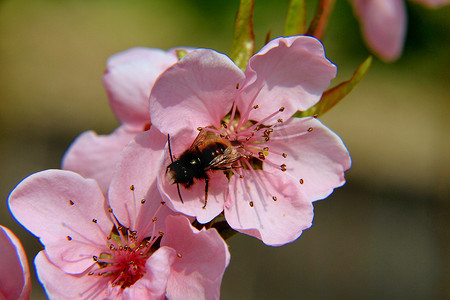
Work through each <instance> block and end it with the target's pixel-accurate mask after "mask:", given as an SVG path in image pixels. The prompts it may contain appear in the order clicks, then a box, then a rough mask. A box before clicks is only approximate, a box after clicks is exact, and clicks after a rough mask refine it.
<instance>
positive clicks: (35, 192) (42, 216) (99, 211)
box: [8, 170, 112, 273]
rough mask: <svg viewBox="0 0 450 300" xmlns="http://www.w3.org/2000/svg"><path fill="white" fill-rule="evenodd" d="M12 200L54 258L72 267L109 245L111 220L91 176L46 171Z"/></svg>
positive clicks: (75, 269)
mask: <svg viewBox="0 0 450 300" xmlns="http://www.w3.org/2000/svg"><path fill="white" fill-rule="evenodd" d="M8 201H9V207H10V210H11V212H12V213H13V215H14V217H15V218H16V219H17V220H18V221H19V222H20V223H21V224H22V225H23V226H24V227H26V228H27V229H28V230H29V231H31V232H32V233H33V234H34V235H36V236H37V237H39V238H40V241H41V243H42V244H43V245H44V246H45V248H46V249H47V250H46V251H47V255H48V256H49V258H50V260H51V261H52V262H53V263H54V264H56V265H57V266H58V267H60V268H62V269H64V271H66V272H68V273H81V272H84V271H85V270H86V269H87V268H89V267H90V266H91V265H92V264H93V263H94V262H93V260H92V255H98V252H99V249H100V250H101V249H102V247H104V248H106V247H107V244H106V240H105V239H106V236H107V235H108V234H109V232H110V231H111V228H112V223H111V221H110V219H109V216H108V215H107V213H106V211H105V200H104V198H103V195H102V192H101V190H100V188H99V187H98V185H97V183H96V182H95V181H94V180H92V179H84V178H83V177H81V176H80V175H78V174H76V173H72V172H70V171H62V170H47V171H42V172H39V173H35V174H33V175H31V176H29V177H27V178H25V179H24V180H23V181H22V182H21V183H19V185H18V186H17V187H16V188H15V189H14V190H13V191H12V192H11V194H10V196H9V200H8ZM94 220H96V221H95V222H94Z"/></svg>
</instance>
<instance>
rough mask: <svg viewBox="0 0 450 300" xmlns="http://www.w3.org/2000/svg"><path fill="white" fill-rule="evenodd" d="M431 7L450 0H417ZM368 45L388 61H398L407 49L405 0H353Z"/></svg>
mask: <svg viewBox="0 0 450 300" xmlns="http://www.w3.org/2000/svg"><path fill="white" fill-rule="evenodd" d="M414 1H415V2H417V3H421V4H423V5H426V6H428V7H430V8H437V7H439V6H443V5H445V4H448V3H450V1H449V0H414ZM351 3H352V4H353V8H354V12H355V15H356V16H357V18H358V19H359V22H360V24H361V30H362V33H363V37H364V39H365V41H366V44H367V45H368V47H369V48H370V49H371V50H372V51H373V52H374V53H375V54H377V55H378V56H379V57H380V58H381V59H382V60H384V61H387V62H389V61H394V60H396V59H397V58H398V57H399V56H400V54H401V53H402V50H403V45H404V40H405V35H406V26H407V16H406V8H405V3H404V0H352V1H351Z"/></svg>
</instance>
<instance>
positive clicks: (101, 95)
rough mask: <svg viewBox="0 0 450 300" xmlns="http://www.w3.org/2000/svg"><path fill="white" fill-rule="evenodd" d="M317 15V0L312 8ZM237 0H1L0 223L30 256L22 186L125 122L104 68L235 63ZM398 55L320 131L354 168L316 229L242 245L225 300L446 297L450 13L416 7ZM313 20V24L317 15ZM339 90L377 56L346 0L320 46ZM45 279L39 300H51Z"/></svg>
mask: <svg viewBox="0 0 450 300" xmlns="http://www.w3.org/2000/svg"><path fill="white" fill-rule="evenodd" d="M307 2H308V5H309V10H310V11H312V10H314V9H315V4H316V3H317V1H307ZM287 6H288V1H286V0H285V1H279V0H277V1H276V0H270V1H268V0H265V1H258V0H257V1H256V7H255V13H254V23H255V31H256V37H257V45H258V49H259V47H261V46H262V43H263V42H264V39H265V36H266V33H267V32H268V31H269V30H271V32H272V37H276V36H279V35H281V33H282V29H283V23H284V17H285V13H286V9H287ZM237 7H238V1H237V0H233V1H231V0H230V1H208V0H201V1H200V0H196V1H186V0H185V1H182V0H178V1H175V0H168V1H146V0H140V1H138V0H135V1H118V0H89V1H87V0H64V1H62V0H59V1H57V0H34V1H25V0H9V1H8V0H3V1H1V0H0V149H1V152H0V175H1V181H0V199H1V202H0V213H1V221H0V223H1V224H2V225H5V226H7V227H9V228H11V229H12V230H13V231H14V232H15V233H16V235H17V236H18V237H19V238H20V239H21V240H22V242H23V243H24V244H25V247H26V251H27V254H28V257H29V262H30V265H31V269H32V270H31V272H32V275H33V277H34V280H35V275H34V274H35V273H34V269H33V263H32V262H33V257H34V256H35V254H36V253H37V252H38V251H39V250H40V249H41V246H40V244H39V242H38V241H37V240H36V239H35V238H34V237H33V236H32V235H30V234H29V233H28V232H27V231H26V230H25V229H23V228H22V227H21V226H20V225H18V224H17V223H16V222H15V221H14V219H13V218H12V216H11V215H10V214H9V212H8V207H7V197H8V194H9V192H10V191H11V190H12V189H13V188H14V187H15V185H16V184H17V183H19V182H20V180H22V179H23V178H25V177H26V176H28V175H30V174H32V173H34V172H37V171H40V170H44V169H49V168H59V167H60V161H61V157H62V155H63V154H64V151H65V150H66V149H67V147H68V146H69V145H70V143H71V142H72V140H73V139H74V138H75V137H76V136H77V135H78V134H80V133H81V132H83V131H85V130H89V129H93V130H96V131H97V132H99V133H102V134H107V133H109V132H111V131H112V130H114V128H115V127H116V126H117V125H118V123H117V121H116V120H115V118H114V116H113V114H112V112H111V110H110V108H109V105H108V101H107V97H106V93H105V91H104V89H103V86H102V82H101V76H102V73H103V71H104V69H105V62H106V59H107V58H108V57H109V56H110V55H112V54H114V53H117V52H119V51H122V50H125V49H127V48H130V47H135V46H146V47H155V48H162V49H167V48H170V47H175V46H192V47H207V48H213V49H216V50H218V51H220V52H224V53H227V52H228V51H229V49H230V46H231V41H232V36H233V26H234V25H233V23H234V18H235V13H236V10H237ZM407 7H408V13H409V31H408V37H407V41H406V46H405V51H404V55H403V56H402V58H401V59H400V60H399V61H397V62H395V63H393V64H383V63H381V62H379V61H378V60H375V61H374V64H373V66H372V68H371V70H370V71H369V74H368V76H367V77H366V78H364V79H363V81H362V83H361V84H360V85H359V86H357V88H356V90H354V91H353V92H352V94H351V95H350V96H349V97H347V98H346V99H345V100H344V101H343V102H342V103H341V104H339V105H338V106H337V107H336V108H335V109H333V110H332V111H330V112H329V113H327V114H326V115H324V116H323V118H322V121H323V122H324V123H325V124H326V125H328V126H329V127H330V128H331V129H333V130H334V131H335V132H337V133H338V134H339V135H340V136H341V137H342V138H343V140H344V142H345V143H346V145H347V147H348V149H349V150H350V153H351V155H352V159H353V167H352V169H351V170H350V171H348V172H347V176H346V178H347V181H348V183H347V184H346V185H345V186H344V187H343V188H340V189H338V190H336V191H335V192H334V193H333V194H332V195H331V196H330V197H329V198H328V199H326V200H324V201H319V202H316V203H315V219H314V225H313V227H312V228H311V229H309V230H307V231H305V232H304V234H303V235H302V237H301V238H300V239H299V240H297V241H296V242H294V243H292V244H290V245H286V246H283V247H279V248H272V247H268V246H265V245H263V244H262V243H261V242H259V241H257V240H256V239H253V238H250V237H248V236H243V235H239V236H237V237H234V238H232V239H231V240H230V241H229V244H230V250H231V258H232V259H231V264H230V266H229V268H228V269H227V271H226V273H225V277H224V280H223V283H222V299H444V298H446V297H449V296H450V290H449V285H448V284H449V282H450V278H449V270H450V268H449V266H450V260H449V252H450V251H449V246H450V243H449V240H450V234H449V233H450V232H449V230H450V229H449V228H450V226H449V225H450V223H449V217H450V214H449V202H448V199H449V197H448V194H449V191H450V185H449V175H450V174H449V172H450V160H449V155H448V154H449V152H450V151H449V150H450V143H449V117H448V114H449V90H450V89H449V87H448V84H449V83H448V80H449V78H450V76H449V75H450V71H449V70H450V55H449V53H450V7H445V8H443V9H440V10H428V9H425V8H423V7H421V6H419V5H417V4H414V3H407ZM310 17H311V14H310ZM324 44H325V48H326V52H327V56H328V57H329V58H330V60H332V61H333V62H334V63H336V64H337V65H338V69H339V76H338V80H337V81H335V82H334V84H336V83H338V82H339V81H341V80H344V79H346V78H348V77H349V76H351V74H352V72H353V70H354V69H355V68H356V67H357V65H358V64H359V63H360V62H362V61H363V60H364V59H365V58H366V57H367V55H368V52H367V50H366V48H365V47H364V44H363V43H362V40H361V37H360V34H359V27H358V23H357V22H356V20H355V19H354V18H353V15H352V11H351V8H350V6H349V4H348V3H347V2H346V1H344V0H338V1H337V3H336V6H335V10H334V12H333V15H332V18H331V20H330V26H329V28H328V31H327V35H326V37H325V40H324ZM44 298H45V294H44V292H43V290H42V288H41V286H40V285H39V283H38V282H37V281H34V282H33V288H32V299H44Z"/></svg>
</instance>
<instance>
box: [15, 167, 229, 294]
mask: <svg viewBox="0 0 450 300" xmlns="http://www.w3.org/2000/svg"><path fill="white" fill-rule="evenodd" d="M150 167H151V162H150ZM126 177H127V175H126V174H125V175H121V178H126ZM154 181H155V178H153V181H151V182H147V183H146V184H145V185H139V184H137V185H131V186H130V185H127V186H125V185H124V184H121V185H120V186H114V184H118V183H119V182H118V181H115V183H112V185H111V187H110V190H109V199H110V201H109V203H108V202H107V201H105V199H104V196H103V193H102V191H101V190H100V188H99V186H98V185H97V183H96V182H95V181H94V180H93V179H84V178H83V177H81V176H80V175H78V174H76V173H73V172H70V171H62V170H47V171H43V172H39V173H36V174H33V175H31V176H29V177H28V178H26V179H24V180H23V181H22V182H21V183H20V184H19V185H18V186H17V187H16V188H15V190H14V191H13V192H12V193H11V195H10V197H9V206H10V209H11V211H12V213H13V215H14V216H15V217H16V218H17V220H18V221H19V222H20V223H21V224H22V225H23V226H25V227H26V228H27V229H28V230H30V231H31V232H32V233H33V234H34V235H36V236H37V237H39V238H40V241H41V243H42V244H43V245H44V247H45V249H44V250H43V251H41V252H40V253H39V254H38V255H37V256H36V258H35V265H36V269H37V273H38V277H39V280H40V281H41V283H42V284H43V285H44V287H45V289H46V291H47V294H48V296H49V297H50V298H54V299H74V298H83V299H164V297H168V298H169V299H206V298H207V299H218V298H219V292H220V283H221V278H222V276H223V272H224V271H225V268H226V267H227V265H228V263H229V252H228V248H227V245H226V243H225V242H224V241H223V239H222V238H221V237H220V235H219V234H218V233H217V231H216V230H215V229H210V230H205V229H203V230H201V231H198V230H197V229H195V228H194V227H192V226H191V224H190V221H189V220H188V219H187V218H186V217H184V216H181V215H177V216H176V215H174V214H173V213H172V211H171V210H170V209H168V208H167V206H165V205H163V202H161V197H160V195H159V192H158V191H157V190H156V189H150V187H151V186H153V187H154ZM123 216H126V217H123Z"/></svg>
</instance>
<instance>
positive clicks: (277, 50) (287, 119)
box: [122, 36, 350, 245]
mask: <svg viewBox="0 0 450 300" xmlns="http://www.w3.org/2000/svg"><path fill="white" fill-rule="evenodd" d="M335 74H336V67H335V66H334V65H333V64H332V63H331V62H330V61H329V60H327V59H326V57H325V55H324V50H323V46H322V44H321V43H320V42H319V41H318V40H317V39H314V38H312V37H306V36H297V37H290V38H279V39H275V40H273V41H271V42H270V43H269V44H267V45H266V46H265V47H264V48H263V49H261V51H259V52H258V53H256V54H255V55H254V56H253V57H252V58H251V59H250V61H249V63H248V66H247V69H246V71H245V73H244V72H242V71H241V70H240V69H239V68H238V67H237V66H236V65H235V64H234V63H233V62H232V61H231V60H230V59H229V58H228V57H227V56H225V55H223V54H220V53H217V52H215V51H213V50H207V49H201V50H196V51H193V52H191V53H189V54H188V55H186V56H185V57H184V58H183V59H181V60H180V61H179V62H178V63H176V64H175V65H173V66H172V67H170V68H169V69H168V70H167V71H165V72H164V73H163V74H161V76H160V77H159V78H158V79H157V81H156V83H155V85H154V87H153V90H152V93H151V96H150V115H151V118H152V122H153V128H154V127H156V128H158V129H159V130H160V131H161V132H163V133H164V134H170V139H171V145H172V153H173V155H174V156H175V157H180V154H181V153H183V152H184V151H185V150H186V149H188V148H189V147H190V146H191V144H192V142H193V141H194V139H195V138H196V136H197V134H198V133H199V131H198V130H197V128H198V127H201V128H202V130H206V131H209V132H211V133H213V135H216V137H220V138H224V139H226V140H228V141H229V142H230V143H231V144H232V145H233V149H235V150H236V151H237V152H238V153H239V155H240V156H242V157H241V158H240V159H239V160H238V161H237V162H235V163H234V167H233V168H232V169H229V170H225V173H227V172H232V173H233V176H231V178H229V177H227V175H226V174H224V171H221V170H215V171H214V170H209V171H207V175H208V179H209V180H208V183H209V188H208V202H207V205H206V206H205V181H201V180H197V181H198V182H196V183H194V184H193V185H192V186H191V187H189V188H184V187H183V185H182V184H180V192H181V194H182V199H183V202H182V201H180V197H179V195H178V192H177V185H176V184H172V183H171V182H170V181H169V180H168V178H167V177H166V173H167V166H168V165H169V164H170V163H171V161H170V156H169V153H168V152H167V148H166V153H165V155H164V156H163V157H162V160H161V165H160V167H159V170H160V171H159V172H160V174H159V177H158V185H159V188H160V191H161V193H162V195H163V196H164V197H165V198H166V199H168V200H169V203H168V204H169V205H170V206H171V207H172V208H174V209H175V210H177V211H180V212H182V213H184V214H187V215H190V216H195V217H196V218H197V220H198V221H199V222H201V223H206V222H209V221H210V220H212V219H213V218H214V217H216V216H217V215H219V214H220V213H221V212H222V211H224V214H225V217H226V219H227V221H228V223H229V224H230V226H231V227H232V228H234V229H235V230H238V231H240V232H243V233H246V234H249V235H252V236H255V237H257V238H259V239H262V240H263V241H264V242H265V243H266V244H269V245H281V244H285V243H288V242H291V241H293V240H295V239H296V238H298V237H299V236H300V234H301V232H302V230H304V229H306V228H308V227H310V226H311V222H312V218H313V206H312V201H314V200H318V199H322V198H325V197H327V196H328V195H329V194H330V193H331V192H332V191H333V189H334V188H335V187H338V186H341V185H343V184H344V182H345V180H344V171H345V170H347V169H348V168H349V167H350V158H349V154H348V151H347V149H346V148H345V146H344V144H343V143H342V141H341V139H340V138H339V137H338V136H337V135H336V134H334V133H333V132H332V131H330V130H329V129H328V128H327V127H325V126H324V125H323V124H322V123H321V122H320V121H319V120H317V119H315V118H312V117H310V118H302V119H297V118H291V116H292V115H293V114H294V113H295V112H296V111H297V110H306V109H308V108H309V107H310V106H312V105H314V104H315V103H316V102H317V101H318V100H319V99H320V97H321V95H322V93H323V91H324V90H325V89H326V88H327V87H328V85H329V84H330V80H331V79H332V78H333V77H334V76H335ZM146 139H147V140H149V139H151V137H150V135H149V133H147V132H144V133H141V134H140V135H138V136H137V137H136V140H135V142H134V144H131V145H130V147H128V149H127V150H125V151H124V152H123V157H122V159H125V160H126V161H128V162H133V161H134V158H135V157H143V156H145V155H146V154H145V153H151V152H152V151H153V150H152V149H150V148H149V147H146V146H145V145H144V143H143V142H142V141H145V140H146ZM128 168H130V170H133V174H132V175H131V176H134V178H136V179H137V178H139V177H140V176H142V174H145V173H146V172H149V168H148V166H147V165H146V164H145V163H143V162H136V163H132V164H129V165H128ZM228 175H230V174H228ZM228 178H229V179H228Z"/></svg>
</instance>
